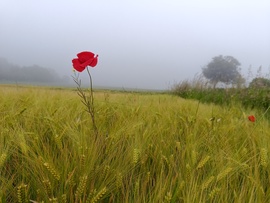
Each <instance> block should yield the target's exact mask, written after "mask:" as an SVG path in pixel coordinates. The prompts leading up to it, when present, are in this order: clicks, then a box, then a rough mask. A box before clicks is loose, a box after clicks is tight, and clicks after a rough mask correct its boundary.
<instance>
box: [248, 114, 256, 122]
mask: <svg viewBox="0 0 270 203" xmlns="http://www.w3.org/2000/svg"><path fill="white" fill-rule="evenodd" d="M248 120H250V121H251V122H255V121H256V118H255V116H253V115H250V116H248Z"/></svg>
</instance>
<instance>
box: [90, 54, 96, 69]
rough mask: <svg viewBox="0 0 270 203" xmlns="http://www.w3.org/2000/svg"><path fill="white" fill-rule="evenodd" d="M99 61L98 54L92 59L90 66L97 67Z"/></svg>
mask: <svg viewBox="0 0 270 203" xmlns="http://www.w3.org/2000/svg"><path fill="white" fill-rule="evenodd" d="M97 62H98V55H97V56H96V57H95V58H94V59H93V60H92V62H91V64H89V66H91V67H95V66H96V65H97Z"/></svg>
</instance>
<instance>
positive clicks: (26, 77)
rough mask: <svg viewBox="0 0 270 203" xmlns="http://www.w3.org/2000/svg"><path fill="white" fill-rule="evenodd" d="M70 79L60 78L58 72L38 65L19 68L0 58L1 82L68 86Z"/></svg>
mask: <svg viewBox="0 0 270 203" xmlns="http://www.w3.org/2000/svg"><path fill="white" fill-rule="evenodd" d="M69 80H70V79H69V78H68V77H60V76H59V75H58V74H57V73H56V71H54V70H53V69H49V68H44V67H41V66H38V65H32V66H23V67H21V66H18V65H14V64H12V63H10V62H8V60H7V59H5V58H0V82H1V83H6V82H8V83H9V82H22V83H53V84H67V83H68V82H69Z"/></svg>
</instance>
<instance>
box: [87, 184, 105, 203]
mask: <svg viewBox="0 0 270 203" xmlns="http://www.w3.org/2000/svg"><path fill="white" fill-rule="evenodd" d="M106 192H107V188H106V187H104V188H102V189H101V190H100V191H99V192H98V193H97V194H96V195H95V196H94V197H93V198H92V199H91V200H90V203H96V202H97V201H98V200H100V198H102V196H104V195H105V193H106Z"/></svg>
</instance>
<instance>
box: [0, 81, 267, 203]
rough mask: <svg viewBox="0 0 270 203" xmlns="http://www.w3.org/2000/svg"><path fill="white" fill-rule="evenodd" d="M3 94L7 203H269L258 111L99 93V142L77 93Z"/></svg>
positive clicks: (19, 90) (0, 151) (0, 182)
mask: <svg viewBox="0 0 270 203" xmlns="http://www.w3.org/2000/svg"><path fill="white" fill-rule="evenodd" d="M0 93H1V94H0V130H1V131H0V202H21V203H22V202H39V203H40V202H117V203H118V202H138V203H141V202H157V203H159V202H269V201H270V188H269V182H270V166H269V154H268V150H269V147H270V127H269V121H268V120H267V119H265V118H264V115H263V113H261V112H257V111H255V110H247V109H244V108H242V107H241V105H240V104H239V105H238V104H237V103H236V104H235V105H230V106H223V107H220V106H215V105H212V104H202V103H200V102H198V101H196V100H185V99H181V98H180V97H178V96H174V95H169V94H161V93H149V94H148V93H132V92H113V91H97V92H95V93H94V98H95V101H94V102H95V112H96V114H95V118H96V125H97V128H98V132H99V135H98V137H97V139H95V136H94V131H93V128H92V123H91V119H90V116H89V114H88V113H87V112H86V111H85V106H84V105H83V104H82V103H81V101H80V98H79V97H78V95H77V93H76V91H73V90H68V89H49V88H36V87H19V86H17V87H16V86H0ZM249 115H255V117H256V121H255V122H251V121H249V120H248V116H249Z"/></svg>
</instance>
